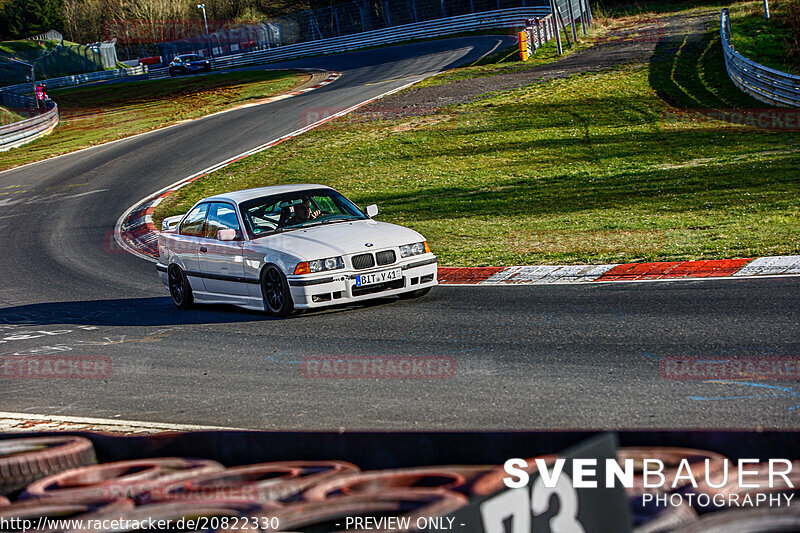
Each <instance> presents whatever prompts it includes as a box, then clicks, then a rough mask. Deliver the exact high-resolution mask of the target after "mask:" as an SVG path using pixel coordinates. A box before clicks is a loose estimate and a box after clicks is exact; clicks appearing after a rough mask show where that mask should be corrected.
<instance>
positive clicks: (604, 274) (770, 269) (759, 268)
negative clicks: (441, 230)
mask: <svg viewBox="0 0 800 533" xmlns="http://www.w3.org/2000/svg"><path fill="white" fill-rule="evenodd" d="M793 275H800V255H788V256H774V257H760V258H758V259H752V258H751V259H715V260H706V261H670V262H659V263H621V264H610V265H567V266H550V265H541V266H511V267H475V268H451V267H440V268H439V282H440V283H443V284H450V285H545V284H559V283H594V282H600V283H602V282H611V281H658V280H677V279H717V278H725V277H739V278H742V277H763V276H793Z"/></svg>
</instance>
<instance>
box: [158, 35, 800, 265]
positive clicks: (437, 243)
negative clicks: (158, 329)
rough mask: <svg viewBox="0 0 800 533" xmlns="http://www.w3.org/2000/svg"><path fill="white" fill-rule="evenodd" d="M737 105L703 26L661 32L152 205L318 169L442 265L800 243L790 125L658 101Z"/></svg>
mask: <svg viewBox="0 0 800 533" xmlns="http://www.w3.org/2000/svg"><path fill="white" fill-rule="evenodd" d="M451 76H452V75H451ZM456 76H457V74H456ZM742 107H744V108H747V107H755V108H760V107H763V105H762V104H758V103H757V102H754V101H752V100H750V99H749V97H747V96H745V95H743V94H742V93H740V92H739V91H738V90H737V89H736V88H735V87H734V86H733V85H732V84H731V83H730V81H729V80H728V78H727V76H726V73H725V70H724V66H723V64H722V57H721V52H720V43H719V38H718V36H717V32H716V30H715V29H713V28H711V29H710V30H709V31H708V33H707V34H706V35H704V36H703V38H702V39H701V40H700V41H697V42H692V41H686V42H683V43H680V42H679V43H677V44H676V43H667V42H663V43H660V44H659V46H658V49H657V51H656V54H655V56H654V59H653V61H652V62H651V63H650V64H649V65H646V66H641V65H640V66H635V67H624V68H619V69H616V70H612V71H606V72H603V73H595V74H584V75H578V76H573V77H570V78H567V79H564V80H553V81H549V82H544V83H538V84H534V85H531V86H528V87H525V88H521V89H517V90H511V91H507V92H503V93H499V94H497V95H496V96H493V97H492V98H489V99H484V100H481V101H480V102H477V103H471V104H466V105H459V106H454V107H450V108H444V109H441V110H440V111H439V112H438V113H436V114H431V115H428V116H426V117H416V118H407V119H403V120H394V121H377V122H370V123H367V124H365V123H363V122H359V121H358V120H347V119H343V120H339V121H337V122H334V123H331V124H329V125H327V126H324V127H322V128H319V129H317V130H314V131H312V132H309V133H307V134H305V135H303V136H302V137H299V138H297V139H294V140H292V141H289V142H286V143H283V144H281V145H279V146H277V147H275V148H272V149H270V150H267V151H265V152H262V153H260V154H257V155H254V156H252V157H249V158H247V159H244V160H242V161H240V162H237V163H235V164H233V165H231V166H229V167H227V168H225V169H223V170H221V171H218V172H215V173H213V174H211V175H210V176H208V177H205V178H203V179H202V180H198V181H196V182H194V183H193V184H192V185H189V186H187V187H184V188H182V189H180V191H178V192H177V193H175V194H173V195H171V196H170V197H168V198H167V200H166V201H165V202H164V203H162V204H161V205H160V206H159V208H158V210H157V211H156V216H155V218H157V219H159V220H160V218H161V217H164V216H167V215H172V214H178V213H183V212H185V211H186V210H187V209H188V207H190V205H191V204H192V203H193V202H195V201H196V200H197V199H199V198H201V197H205V196H208V195H211V194H214V193H218V192H223V191H229V190H235V189H243V188H248V187H256V186H264V185H274V184H283V183H302V182H321V183H324V184H327V185H331V186H333V187H335V188H337V189H339V190H340V191H342V192H343V193H344V194H346V195H347V196H349V197H350V198H352V199H353V200H354V201H356V202H357V203H358V204H360V205H366V204H369V203H372V202H376V203H378V204H379V206H380V207H381V214H380V215H379V217H378V218H379V219H381V220H384V221H389V222H395V223H398V224H403V225H406V226H410V227H412V228H414V229H417V230H419V231H420V232H422V233H423V234H424V235H425V236H426V237H427V238H428V240H429V241H430V242H431V245H432V247H433V249H434V251H435V252H436V253H437V255H438V256H439V257H440V260H441V263H442V264H445V265H462V266H470V265H474V266H479V265H512V264H536V263H603V262H623V261H652V260H685V259H711V258H735V257H747V256H756V255H768V254H796V253H800V242H799V239H798V235H800V176H798V173H797V169H798V167H800V134H798V133H792V132H778V131H763V130H756V129H753V128H748V127H743V126H732V125H728V124H725V123H720V122H709V121H699V122H691V121H690V122H688V123H687V122H682V121H677V122H676V121H673V120H669V118H668V115H667V113H669V112H673V111H675V110H681V109H696V108H722V109H727V108H742Z"/></svg>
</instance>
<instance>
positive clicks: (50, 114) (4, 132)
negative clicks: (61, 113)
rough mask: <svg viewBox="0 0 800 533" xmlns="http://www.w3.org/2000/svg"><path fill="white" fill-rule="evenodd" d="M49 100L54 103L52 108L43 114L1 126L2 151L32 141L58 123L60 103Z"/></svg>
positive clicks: (0, 140) (0, 149) (48, 131)
mask: <svg viewBox="0 0 800 533" xmlns="http://www.w3.org/2000/svg"><path fill="white" fill-rule="evenodd" d="M31 100H32V99H31ZM49 102H50V104H52V105H51V107H50V109H48V110H47V111H45V112H44V113H42V114H41V115H37V116H35V117H32V118H28V119H25V120H20V121H18V122H14V123H13V124H9V125H8V126H2V127H0V152H5V151H6V150H10V149H12V148H16V147H18V146H22V145H23V144H25V143H28V142H31V141H32V140H34V139H36V138H38V137H41V136H42V135H46V134H48V133H50V132H51V131H52V130H53V128H55V127H56V125H58V105H56V103H55V102H53V101H52V100H50V101H49Z"/></svg>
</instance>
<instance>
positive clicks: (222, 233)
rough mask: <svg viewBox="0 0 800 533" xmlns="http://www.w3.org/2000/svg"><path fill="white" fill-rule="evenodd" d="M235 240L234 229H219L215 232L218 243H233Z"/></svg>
mask: <svg viewBox="0 0 800 533" xmlns="http://www.w3.org/2000/svg"><path fill="white" fill-rule="evenodd" d="M235 239H236V230H235V229H221V230H219V231H218V232H217V240H220V241H233V240H235Z"/></svg>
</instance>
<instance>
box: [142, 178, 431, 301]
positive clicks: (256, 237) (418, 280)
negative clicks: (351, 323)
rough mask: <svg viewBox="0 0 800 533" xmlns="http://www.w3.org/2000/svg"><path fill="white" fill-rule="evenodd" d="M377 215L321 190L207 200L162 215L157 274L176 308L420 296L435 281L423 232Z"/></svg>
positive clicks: (266, 190)
mask: <svg viewBox="0 0 800 533" xmlns="http://www.w3.org/2000/svg"><path fill="white" fill-rule="evenodd" d="M377 214H378V207H377V206H376V205H374V204H373V205H370V206H368V207H367V208H366V210H365V211H361V209H359V208H358V207H357V206H356V205H355V204H353V203H352V202H351V201H350V200H348V199H347V198H345V197H344V196H342V195H341V194H339V193H338V192H336V191H335V190H333V189H331V188H330V187H325V186H323V185H280V186H274V187H262V188H259V189H249V190H245V191H237V192H231V193H227V194H221V195H219V196H212V197H210V198H205V199H203V200H200V201H199V202H197V204H195V205H194V207H192V208H191V209H190V210H189V212H188V213H187V214H185V215H179V216H174V217H168V218H165V219H164V221H163V223H162V228H161V233H160V235H159V237H158V253H159V262H158V265H157V266H156V268H157V270H158V273H159V276H160V277H161V280H162V281H163V282H164V285H166V287H167V288H168V289H169V292H170V295H171V296H172V300H173V301H174V302H175V305H176V306H178V307H179V308H181V309H185V308H187V307H189V306H190V305H192V303H194V302H197V303H225V304H233V305H238V306H241V307H246V308H248V309H255V310H266V311H268V312H269V313H271V314H273V315H278V316H286V315H289V314H290V313H292V312H293V311H294V310H295V309H308V308H317V307H323V306H327V305H335V304H343V303H347V302H358V301H362V300H366V299H369V298H376V297H384V296H393V295H397V296H400V297H401V298H415V297H418V296H423V295H425V294H426V293H427V292H428V291H430V289H431V287H433V286H434V285H436V284H437V280H436V267H437V265H436V256H434V255H433V254H432V253H431V250H430V247H429V246H428V243H427V241H425V239H424V238H423V237H422V235H420V234H419V233H417V232H416V231H413V230H411V229H408V228H404V227H402V226H397V225H394V224H388V223H386V222H378V221H376V220H373V217H375V215H377Z"/></svg>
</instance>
